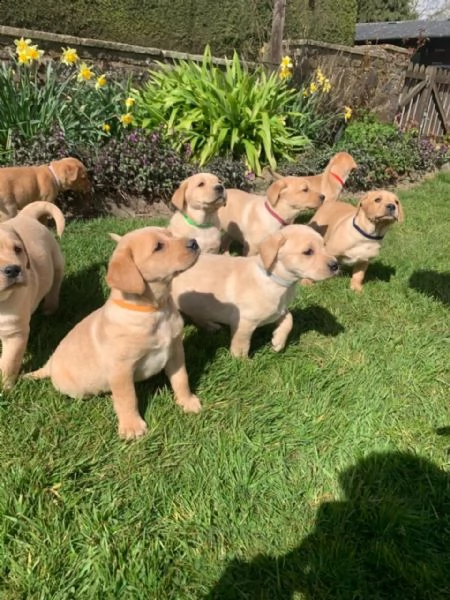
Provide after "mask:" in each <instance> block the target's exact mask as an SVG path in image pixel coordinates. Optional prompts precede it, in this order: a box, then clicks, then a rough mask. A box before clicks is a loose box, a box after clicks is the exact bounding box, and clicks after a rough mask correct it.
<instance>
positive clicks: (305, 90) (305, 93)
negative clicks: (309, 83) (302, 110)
mask: <svg viewBox="0 0 450 600" xmlns="http://www.w3.org/2000/svg"><path fill="white" fill-rule="evenodd" d="M302 96H303V98H306V97H307V96H309V92H308V90H307V89H304V90H303V92H302Z"/></svg>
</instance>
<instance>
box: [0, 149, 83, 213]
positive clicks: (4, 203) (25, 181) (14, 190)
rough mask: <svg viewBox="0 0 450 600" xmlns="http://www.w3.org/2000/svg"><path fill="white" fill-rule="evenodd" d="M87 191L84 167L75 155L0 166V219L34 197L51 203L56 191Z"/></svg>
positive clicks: (15, 211)
mask: <svg viewBox="0 0 450 600" xmlns="http://www.w3.org/2000/svg"><path fill="white" fill-rule="evenodd" d="M64 190H75V191H80V192H89V191H90V190H91V184H90V182H89V178H88V176H87V172H86V168H85V166H84V165H83V163H82V162H80V161H79V160H77V159H76V158H71V157H69V158H62V159H61V160H54V161H52V162H51V163H50V164H49V165H39V166H31V167H3V168H0V220H3V221H4V220H6V219H8V218H11V217H14V216H15V215H16V214H17V211H18V210H20V209H21V208H23V207H24V206H26V205H27V204H29V203H30V202H33V201H35V200H45V201H46V202H54V201H55V200H56V197H57V195H58V194H59V192H61V191H64Z"/></svg>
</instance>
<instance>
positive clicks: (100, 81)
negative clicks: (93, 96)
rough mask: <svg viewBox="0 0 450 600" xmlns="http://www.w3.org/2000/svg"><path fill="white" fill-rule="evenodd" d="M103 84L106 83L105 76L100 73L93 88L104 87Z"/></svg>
mask: <svg viewBox="0 0 450 600" xmlns="http://www.w3.org/2000/svg"><path fill="white" fill-rule="evenodd" d="M105 85H106V76H105V75H100V76H99V77H97V81H96V83H95V88H96V89H97V90H98V89H100V88H102V87H105Z"/></svg>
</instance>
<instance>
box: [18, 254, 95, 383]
mask: <svg viewBox="0 0 450 600" xmlns="http://www.w3.org/2000/svg"><path fill="white" fill-rule="evenodd" d="M104 269H105V265H104V264H103V263H98V264H94V265H91V266H90V267H88V268H87V269H83V270H81V271H79V272H77V273H74V274H71V275H68V276H66V277H64V280H63V283H62V287H61V294H60V301H59V308H58V310H57V311H56V312H55V314H53V315H51V316H48V317H46V316H44V315H43V314H42V312H41V310H40V309H38V310H37V311H36V313H35V314H34V315H33V317H32V319H31V330H30V338H29V342H28V352H27V354H31V357H32V358H31V360H30V361H29V362H27V363H26V364H25V365H24V370H25V371H28V370H31V369H36V368H38V367H40V366H42V364H43V363H44V362H45V361H46V360H47V359H48V358H49V356H50V355H51V354H52V353H53V351H54V350H55V349H56V346H57V345H58V344H59V342H60V341H61V340H62V339H63V337H64V336H65V335H66V334H67V333H68V332H69V331H70V330H71V329H72V328H73V327H74V326H75V325H76V324H77V323H79V322H80V321H81V320H82V319H84V317H86V316H87V315H88V314H89V313H91V312H92V311H93V310H95V309H97V308H99V307H100V306H101V305H102V304H103V303H104V301H105V294H104V292H103V290H102V286H101V278H102V274H103V271H104Z"/></svg>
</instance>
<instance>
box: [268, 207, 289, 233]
mask: <svg viewBox="0 0 450 600" xmlns="http://www.w3.org/2000/svg"><path fill="white" fill-rule="evenodd" d="M264 206H265V207H266V209H267V211H268V212H269V213H270V214H271V215H272V217H273V218H274V219H276V220H277V221H278V223H281V225H283V227H286V225H289V223H288V222H287V221H285V220H284V219H283V218H282V217H280V215H278V214H277V213H276V212H275V211H274V210H273V209H272V207H271V206H270V204H269V203H268V202H264Z"/></svg>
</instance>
